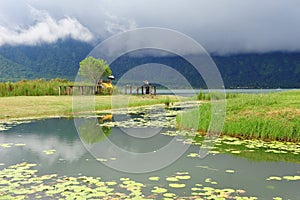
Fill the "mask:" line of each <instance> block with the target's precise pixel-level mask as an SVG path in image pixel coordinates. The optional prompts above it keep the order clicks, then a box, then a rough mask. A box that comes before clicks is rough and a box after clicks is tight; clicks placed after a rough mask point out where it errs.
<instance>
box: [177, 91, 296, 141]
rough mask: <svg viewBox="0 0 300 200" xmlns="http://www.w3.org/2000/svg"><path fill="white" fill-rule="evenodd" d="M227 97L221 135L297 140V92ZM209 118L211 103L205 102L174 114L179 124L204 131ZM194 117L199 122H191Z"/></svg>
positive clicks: (206, 128)
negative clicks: (196, 108)
mask: <svg viewBox="0 0 300 200" xmlns="http://www.w3.org/2000/svg"><path fill="white" fill-rule="evenodd" d="M227 97H229V98H228V99H227V107H226V117H225V123H224V126H223V130H222V133H223V134H227V135H232V136H236V137H242V138H258V139H263V140H280V141H293V142H299V141H300V91H290V92H278V93H269V94H235V95H227ZM198 98H199V95H198ZM204 99H209V98H208V97H205V98H204ZM199 115H200V116H199ZM210 117H211V102H210V101H208V102H204V103H202V104H201V105H200V107H199V111H198V110H193V111H189V112H185V113H182V115H179V116H177V122H178V126H180V127H183V128H195V129H197V130H199V131H201V132H206V131H207V130H208V127H209V123H210ZM195 119H199V120H198V121H199V123H196V124H195V123H191V122H193V121H195Z"/></svg>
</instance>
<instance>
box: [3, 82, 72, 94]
mask: <svg viewBox="0 0 300 200" xmlns="http://www.w3.org/2000/svg"><path fill="white" fill-rule="evenodd" d="M67 85H73V83H71V82H69V81H67V80H65V79H58V78H57V79H51V80H49V81H46V80H45V79H36V80H22V81H19V82H2V83H0V96H1V97H7V96H46V95H58V94H59V86H67Z"/></svg>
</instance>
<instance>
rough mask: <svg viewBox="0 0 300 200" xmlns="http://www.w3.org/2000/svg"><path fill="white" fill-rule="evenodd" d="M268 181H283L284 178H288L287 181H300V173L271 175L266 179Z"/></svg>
mask: <svg viewBox="0 0 300 200" xmlns="http://www.w3.org/2000/svg"><path fill="white" fill-rule="evenodd" d="M266 180H267V181H282V180H286V181H300V176H299V175H294V176H292V175H286V176H283V177H279V176H270V177H268V178H267V179H266Z"/></svg>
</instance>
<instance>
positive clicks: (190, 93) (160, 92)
mask: <svg viewBox="0 0 300 200" xmlns="http://www.w3.org/2000/svg"><path fill="white" fill-rule="evenodd" d="M290 90H296V89H280V88H278V89H225V92H226V93H246V94H261V93H262V94H265V93H270V92H284V91H290ZM199 91H200V89H174V90H168V89H157V94H158V95H172V94H175V95H180V96H193V95H197V94H198V93H199ZM201 91H202V92H203V93H208V92H209V90H208V89H201ZM221 92H224V91H221Z"/></svg>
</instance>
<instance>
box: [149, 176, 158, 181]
mask: <svg viewBox="0 0 300 200" xmlns="http://www.w3.org/2000/svg"><path fill="white" fill-rule="evenodd" d="M148 179H149V180H150V181H158V180H159V179H160V177H159V176H151V177H149V178H148Z"/></svg>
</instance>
